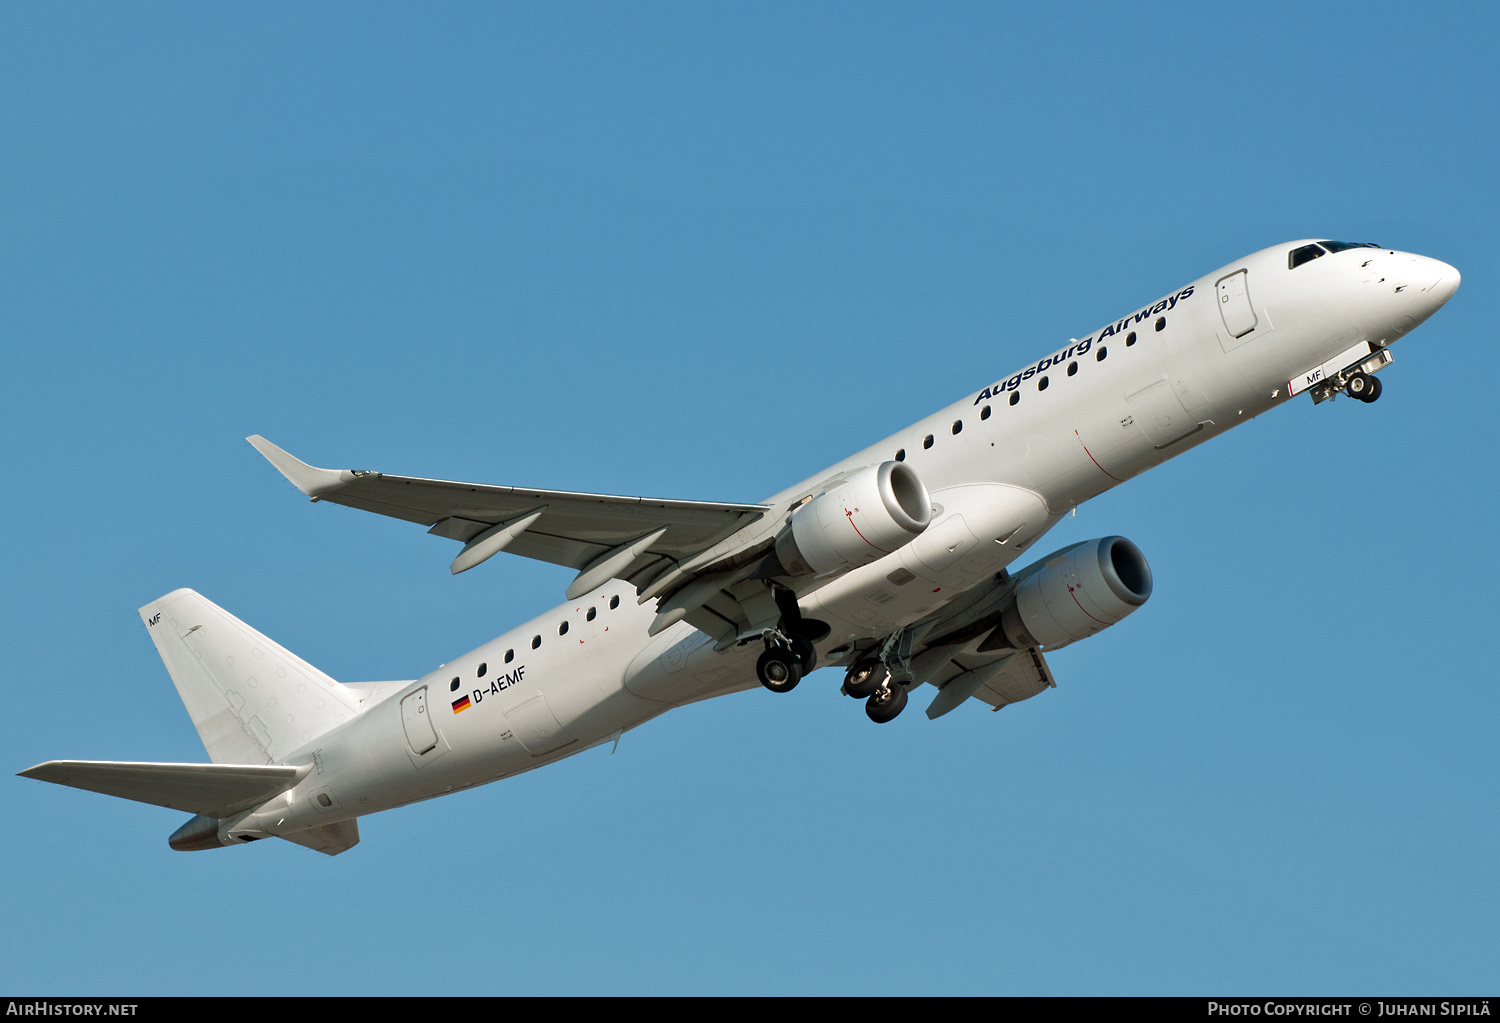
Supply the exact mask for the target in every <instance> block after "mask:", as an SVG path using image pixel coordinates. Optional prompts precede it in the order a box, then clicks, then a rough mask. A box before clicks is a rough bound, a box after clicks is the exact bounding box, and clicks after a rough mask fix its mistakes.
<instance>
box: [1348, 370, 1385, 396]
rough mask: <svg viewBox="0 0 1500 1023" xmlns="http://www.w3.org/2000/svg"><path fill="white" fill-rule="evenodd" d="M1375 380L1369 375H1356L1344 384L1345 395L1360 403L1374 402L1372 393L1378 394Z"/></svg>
mask: <svg viewBox="0 0 1500 1023" xmlns="http://www.w3.org/2000/svg"><path fill="white" fill-rule="evenodd" d="M1377 386H1378V385H1377V384H1376V383H1375V378H1374V377H1372V376H1370V375H1369V374H1368V373H1356V374H1354V375H1353V376H1351V377H1350V378H1349V379H1348V380H1346V381H1345V382H1344V393H1345V394H1347V395H1349V397H1351V398H1358V399H1359V400H1360V401H1374V400H1375V399H1374V398H1372V397H1370V395H1371V394H1372V393H1376V394H1378V393H1379V392H1378V391H1377V390H1376V387H1377Z"/></svg>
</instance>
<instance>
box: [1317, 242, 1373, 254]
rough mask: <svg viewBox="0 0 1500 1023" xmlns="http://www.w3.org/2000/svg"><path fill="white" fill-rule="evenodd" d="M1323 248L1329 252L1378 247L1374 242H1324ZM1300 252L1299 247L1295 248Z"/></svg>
mask: <svg viewBox="0 0 1500 1023" xmlns="http://www.w3.org/2000/svg"><path fill="white" fill-rule="evenodd" d="M1323 248H1325V249H1327V250H1328V251H1329V252H1343V251H1344V250H1345V249H1378V248H1380V246H1379V245H1376V244H1375V243H1374V242H1324V243H1323ZM1297 251H1298V252H1301V251H1302V250H1301V249H1298V250H1297Z"/></svg>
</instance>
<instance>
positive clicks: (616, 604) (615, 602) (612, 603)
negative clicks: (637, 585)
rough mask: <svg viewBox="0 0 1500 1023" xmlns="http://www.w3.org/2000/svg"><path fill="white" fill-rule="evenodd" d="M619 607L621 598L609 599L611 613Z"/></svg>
mask: <svg viewBox="0 0 1500 1023" xmlns="http://www.w3.org/2000/svg"><path fill="white" fill-rule="evenodd" d="M619 606H620V598H619V597H610V598H609V609H610V610H611V611H613V610H614V609H615V608H617V607H619Z"/></svg>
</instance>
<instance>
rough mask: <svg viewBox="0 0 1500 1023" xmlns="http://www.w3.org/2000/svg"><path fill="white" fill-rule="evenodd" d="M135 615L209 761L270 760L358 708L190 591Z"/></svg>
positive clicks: (304, 664)
mask: <svg viewBox="0 0 1500 1023" xmlns="http://www.w3.org/2000/svg"><path fill="white" fill-rule="evenodd" d="M140 614H141V621H143V622H145V623H146V628H147V631H148V632H149V633H150V634H151V640H152V642H154V643H155V644H156V651H157V653H159V654H161V659H162V662H163V663H164V664H166V666H167V673H168V674H169V675H171V676H172V682H173V684H174V685H176V686H177V693H178V695H179V696H181V697H182V702H183V705H184V706H186V707H187V712H188V716H189V717H191V718H192V719H193V725H194V727H196V728H197V729H198V736H199V738H201V739H202V740H203V745H204V747H205V748H206V749H207V750H208V757H209V759H210V760H212V761H213V762H214V763H216V764H269V763H274V762H276V761H278V760H280V759H281V758H282V757H284V756H286V755H287V754H288V753H290V752H291V751H292V750H294V749H296V748H297V747H299V746H301V745H302V744H303V743H305V742H308V741H309V740H311V739H312V738H314V737H315V736H318V735H321V734H323V733H324V732H326V731H328V730H329V729H330V728H333V727H335V726H336V725H339V724H341V723H343V722H344V721H347V720H349V719H350V718H352V717H354V715H355V714H356V713H358V708H359V702H358V700H357V699H356V698H355V697H354V695H353V694H351V693H350V692H348V691H347V690H345V689H344V687H343V686H341V685H339V684H338V683H337V682H335V681H334V680H333V679H331V678H329V677H328V676H327V675H325V674H323V673H322V672H321V671H319V670H318V669H317V668H314V667H313V666H312V665H311V664H308V663H307V662H306V661H304V660H303V659H302V658H300V657H298V656H297V655H296V654H294V653H292V652H291V651H290V650H287V649H286V648H285V647H283V646H281V645H280V644H279V643H276V642H274V641H272V640H270V639H267V638H266V637H265V636H263V635H261V634H260V633H259V632H256V631H255V630H254V629H252V628H250V626H248V625H246V624H245V623H244V622H242V621H240V620H239V619H238V618H236V617H234V616H233V615H231V614H230V613H229V612H227V611H225V610H224V609H223V608H221V607H219V606H218V605H217V604H215V603H213V602H212V601H210V600H207V599H206V598H204V597H202V596H200V595H199V594H197V593H195V592H193V591H192V590H173V591H172V592H171V593H169V594H167V595H166V596H165V597H161V598H159V599H157V600H154V601H152V602H151V603H149V604H147V605H146V606H145V607H143V608H141V611H140Z"/></svg>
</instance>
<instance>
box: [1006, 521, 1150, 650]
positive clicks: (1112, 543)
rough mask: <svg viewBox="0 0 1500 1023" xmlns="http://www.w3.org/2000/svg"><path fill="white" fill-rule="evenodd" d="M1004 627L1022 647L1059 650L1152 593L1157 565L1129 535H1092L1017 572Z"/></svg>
mask: <svg viewBox="0 0 1500 1023" xmlns="http://www.w3.org/2000/svg"><path fill="white" fill-rule="evenodd" d="M1016 574H1017V576H1018V577H1020V579H1021V582H1020V583H1019V585H1017V587H1016V595H1015V600H1014V602H1013V603H1012V604H1011V605H1010V607H1009V608H1007V609H1006V610H1005V612H1004V613H1003V614H1002V615H1001V617H1000V627H1001V629H1002V630H1003V632H1004V633H1005V636H1006V638H1007V639H1009V640H1010V642H1011V643H1012V644H1013V645H1014V646H1016V647H1017V648H1024V647H1030V646H1036V647H1041V648H1042V649H1044V650H1056V649H1058V648H1059V647H1064V646H1067V645H1068V644H1069V643H1073V642H1076V641H1078V640H1080V639H1087V638H1088V637H1090V636H1092V635H1094V634H1095V633H1099V632H1103V631H1104V630H1105V629H1107V628H1109V627H1110V626H1111V625H1114V624H1115V623H1116V622H1118V621H1120V620H1121V619H1122V618H1124V617H1125V616H1126V615H1128V614H1130V613H1131V612H1133V611H1135V609H1136V608H1138V607H1140V606H1141V605H1142V604H1144V603H1146V601H1147V600H1148V599H1149V598H1150V596H1151V566H1150V565H1148V564H1146V558H1145V557H1144V556H1143V555H1142V554H1141V551H1140V548H1138V547H1137V546H1136V545H1135V544H1133V543H1131V542H1130V541H1129V540H1127V539H1125V538H1124V537H1123V536H1106V537H1103V538H1102V539H1099V540H1088V541H1085V542H1084V543H1081V544H1078V545H1076V546H1073V547H1065V548H1063V549H1062V550H1061V551H1058V552H1057V553H1056V554H1054V555H1052V556H1051V557H1049V558H1046V559H1044V560H1043V561H1041V562H1039V563H1038V564H1036V565H1032V566H1030V567H1028V568H1026V569H1023V570H1022V571H1020V572H1018V573H1016Z"/></svg>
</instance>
